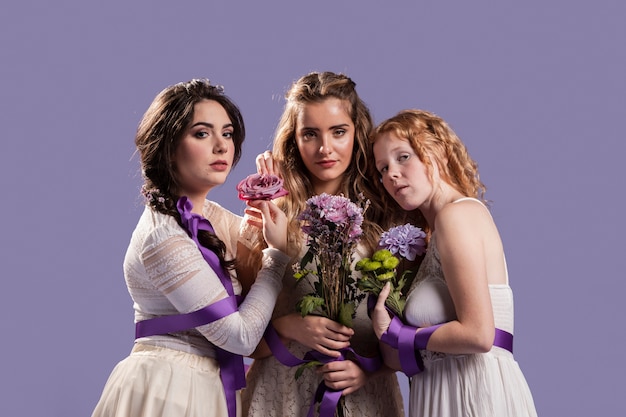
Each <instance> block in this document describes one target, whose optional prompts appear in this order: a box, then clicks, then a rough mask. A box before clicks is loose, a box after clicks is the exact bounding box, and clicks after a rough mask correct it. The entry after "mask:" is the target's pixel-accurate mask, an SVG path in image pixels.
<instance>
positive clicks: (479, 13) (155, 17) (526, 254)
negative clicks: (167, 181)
mask: <svg viewBox="0 0 626 417" xmlns="http://www.w3.org/2000/svg"><path fill="white" fill-rule="evenodd" d="M86 3H87V2H82V1H50V2H48V1H36V2H33V1H22V2H4V3H3V4H2V6H0V54H1V58H0V82H1V85H2V88H1V90H0V106H1V108H0V110H1V111H0V126H2V136H3V137H2V145H1V149H2V151H1V153H0V184H1V188H0V189H1V190H2V194H3V197H2V201H3V204H2V205H1V206H0V207H1V208H0V210H1V219H2V228H1V229H0V242H1V244H2V246H1V249H2V250H1V251H0V256H1V265H2V273H1V274H2V285H3V288H2V291H1V293H2V298H1V299H2V302H1V303H0V326H1V327H0V334H1V338H2V342H1V346H2V348H1V349H2V356H3V361H2V362H3V365H2V369H1V370H0V383H1V387H0V415H2V416H16V415H24V416H85V415H89V414H90V413H91V410H92V408H93V406H94V404H95V403H96V401H97V399H98V397H99V395H100V392H101V390H102V387H103V385H104V383H105V381H106V378H107V376H108V375H109V372H110V371H111V369H112V368H113V366H114V365H115V364H116V363H117V361H119V360H120V359H122V358H123V357H124V356H126V355H127V354H128V352H129V349H130V347H131V344H132V340H133V325H132V305H131V301H130V298H129V296H128V293H127V291H126V288H125V285H124V281H123V277H122V269H121V264H122V259H123V255H124V252H125V250H126V246H127V243H128V240H129V238H130V233H131V232H132V229H133V228H134V226H135V223H136V221H137V218H138V216H139V213H140V210H141V201H140V199H139V198H138V188H139V185H140V178H139V173H138V159H137V157H136V156H133V151H134V148H133V135H134V131H135V128H136V126H137V123H138V122H139V119H140V117H141V115H142V114H143V112H144V111H145V109H146V108H147V106H148V104H149V103H150V101H151V100H152V98H153V97H154V96H155V95H156V94H157V92H158V91H160V90H161V89H162V88H164V87H165V86H167V85H170V84H172V83H175V82H178V81H186V80H188V79H190V78H194V77H208V78H210V79H212V80H213V81H215V82H217V83H220V84H223V85H225V86H226V91H227V93H228V94H229V95H230V96H231V97H232V98H233V99H234V100H235V101H236V102H237V103H238V104H239V105H240V107H241V109H242V112H243V114H244V117H245V119H246V125H247V128H248V132H249V134H248V139H247V141H246V143H245V147H244V155H243V158H242V161H241V163H240V164H239V166H238V167H237V168H236V169H235V170H234V172H233V173H232V175H231V177H230V180H229V181H228V182H227V184H226V185H225V186H224V187H221V188H219V189H217V190H214V191H213V192H212V193H211V194H210V198H211V199H214V200H216V201H218V202H220V203H221V204H223V205H224V206H226V207H228V208H230V209H231V210H233V211H235V212H237V213H241V212H242V208H243V204H242V203H241V202H239V201H238V200H237V198H236V193H235V190H234V186H235V184H236V182H237V181H238V180H239V179H241V178H243V177H244V176H245V175H247V174H249V173H251V172H253V171H254V157H255V156H256V155H257V153H259V152H261V151H262V150H264V149H266V148H267V147H269V146H270V143H271V139H272V133H273V130H274V128H275V126H276V123H277V120H278V117H279V115H280V113H281V110H282V106H283V100H282V98H283V95H284V92H285V90H286V88H287V87H288V86H289V84H290V83H291V82H292V81H293V80H294V79H296V78H298V77H299V76H300V75H302V74H304V73H306V72H309V71H312V70H332V71H337V72H345V73H347V74H348V75H350V76H351V77H352V78H353V79H354V80H355V81H356V82H357V84H358V90H359V92H360V94H361V96H362V97H363V99H364V100H365V101H366V102H367V103H368V104H369V106H370V108H371V110H372V112H373V115H374V118H375V121H376V122H380V121H382V120H383V119H384V118H386V117H389V116H391V115H392V114H394V113H395V112H397V111H398V110H400V109H403V108H408V107H418V108H424V109H428V110H431V111H434V112H436V113H438V114H439V115H441V116H443V117H444V118H445V119H446V120H448V121H449V122H450V123H451V125H452V126H453V128H454V129H455V130H456V131H457V133H458V134H459V135H460V137H461V138H462V139H463V140H464V141H465V142H466V143H467V145H468V147H469V149H470V152H471V153H472V155H473V156H474V158H475V159H477V161H478V162H479V164H480V168H481V175H482V178H483V180H484V181H485V183H486V184H487V186H488V193H487V197H488V198H490V199H491V200H493V202H494V204H493V214H494V217H495V219H496V221H497V223H498V225H499V227H500V231H501V234H502V237H503V240H504V243H505V247H506V251H507V257H508V262H509V267H510V277H511V285H512V286H513V289H514V291H515V296H516V299H515V301H516V306H515V307H516V328H515V330H516V331H515V333H516V342H515V349H516V352H515V355H516V357H517V359H518V361H519V363H520V365H521V367H522V369H523V371H524V373H525V375H526V377H527V379H528V382H529V384H530V387H531V390H532V391H533V394H534V398H535V402H536V405H537V408H538V411H539V413H540V415H543V416H588V415H592V414H593V415H607V416H615V415H625V411H626V405H625V403H624V399H623V395H624V388H625V386H626V385H625V384H624V374H625V371H626V366H625V361H624V355H623V346H624V342H625V341H626V340H625V337H624V333H623V328H624V325H623V319H624V309H623V307H622V306H623V298H624V297H623V295H622V291H623V289H624V284H623V279H624V272H623V271H624V269H625V266H626V265H625V261H624V259H625V258H626V256H625V254H624V249H625V248H626V245H624V243H623V240H622V238H623V236H624V233H625V232H626V230H625V222H624V219H623V217H622V211H623V210H624V198H623V192H624V189H625V188H626V187H625V184H624V183H625V181H624V171H623V169H622V165H623V152H624V150H625V149H626V146H625V145H624V137H623V133H622V132H623V130H622V129H621V126H620V130H619V133H621V134H620V135H619V137H618V122H619V121H623V120H624V116H626V114H625V110H626V81H625V80H626V78H625V76H624V74H626V47H625V44H624V41H625V40H626V25H625V24H624V17H625V16H626V6H625V5H624V3H623V2H622V1H620V0H615V1H594V2H591V1H588V2H583V1H566V0H560V1H545V0H543V1H537V0H532V1H524V2H495V1H491V2H487V1H474V2H465V1H458V2H433V1H428V2H427V1H412V2H409V1H402V2H400V1H388V2H385V3H386V4H385V5H384V6H383V5H382V3H383V2H368V1H362V0H361V1H356V0H354V1H347V0H332V1H330V0H316V1H311V2H308V3H304V2H300V1H286V0H283V1H273V2H267V1H258V2H257V1H250V2H249V4H246V5H242V4H240V2H235V1H230V2H228V1H225V2H209V1H181V2H175V3H176V4H175V5H174V2H158V1H119V0H115V1H113V0H109V1H107V2H102V4H98V5H86ZM222 3H223V4H222ZM435 3H436V4H435Z"/></svg>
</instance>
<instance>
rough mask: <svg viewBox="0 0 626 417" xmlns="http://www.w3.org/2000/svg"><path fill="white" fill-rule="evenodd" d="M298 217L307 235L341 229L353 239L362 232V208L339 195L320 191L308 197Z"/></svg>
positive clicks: (319, 234) (349, 238)
mask: <svg viewBox="0 0 626 417" xmlns="http://www.w3.org/2000/svg"><path fill="white" fill-rule="evenodd" d="M299 219H300V220H303V221H304V225H303V226H302V230H303V231H304V232H305V233H306V234H308V235H313V236H321V235H323V234H324V233H325V232H326V233H328V232H329V231H331V230H332V231H341V232H345V236H346V237H347V238H348V240H349V241H354V240H356V239H357V238H359V237H361V235H362V234H363V230H362V229H361V225H362V224H363V208H361V207H359V206H358V205H356V204H355V203H353V202H352V201H350V199H348V198H346V197H344V196H341V195H330V194H326V193H322V194H320V195H316V196H313V197H311V198H309V199H308V200H307V202H306V209H305V210H304V211H303V212H302V213H301V214H300V217H299Z"/></svg>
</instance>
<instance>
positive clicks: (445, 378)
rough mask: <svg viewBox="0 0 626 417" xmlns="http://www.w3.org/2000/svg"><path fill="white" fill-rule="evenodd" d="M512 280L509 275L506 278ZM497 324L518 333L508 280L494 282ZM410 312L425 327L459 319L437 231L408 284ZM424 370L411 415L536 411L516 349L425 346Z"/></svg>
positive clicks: (492, 416) (507, 416)
mask: <svg viewBox="0 0 626 417" xmlns="http://www.w3.org/2000/svg"><path fill="white" fill-rule="evenodd" d="M507 282H508V279H507ZM489 292H490V294H491V302H492V305H493V314H494V319H495V326H496V327H497V328H500V329H502V330H505V331H507V332H509V333H511V334H513V292H512V291H511V288H510V287H509V285H508V284H507V285H490V286H489ZM405 317H406V321H407V323H408V324H410V325H412V326H416V327H424V326H430V325H435V324H439V323H445V322H448V321H451V320H455V319H456V313H455V310H454V304H453V303H452V299H451V297H450V293H449V292H448V287H447V285H446V282H445V279H444V276H443V272H442V270H441V262H440V259H439V253H438V252H437V245H436V233H433V235H432V238H431V241H430V243H429V246H428V250H427V252H426V256H425V258H424V260H423V262H422V264H421V266H420V269H419V271H418V274H417V276H416V278H415V280H414V282H413V284H412V286H411V289H410V290H409V293H408V296H407V305H406V308H405ZM420 353H421V354H422V358H423V360H424V365H425V368H426V369H425V371H424V372H422V373H419V374H417V375H415V376H414V377H413V378H411V381H410V385H411V386H410V399H409V416H410V417H425V416H433V417H435V416H437V417H440V416H446V417H470V416H475V417H526V416H536V415H537V412H536V411H535V406H534V402H533V398H532V395H531V392H530V389H529V388H528V385H527V383H526V380H525V379H524V375H523V374H522V371H521V370H520V367H519V365H518V364H517V362H516V361H515V359H514V357H513V355H512V354H511V353H510V352H509V351H507V350H505V349H502V348H499V347H493V348H492V349H491V351H490V352H487V353H480V354H467V355H451V354H443V353H437V352H431V351H425V350H424V351H421V352H420Z"/></svg>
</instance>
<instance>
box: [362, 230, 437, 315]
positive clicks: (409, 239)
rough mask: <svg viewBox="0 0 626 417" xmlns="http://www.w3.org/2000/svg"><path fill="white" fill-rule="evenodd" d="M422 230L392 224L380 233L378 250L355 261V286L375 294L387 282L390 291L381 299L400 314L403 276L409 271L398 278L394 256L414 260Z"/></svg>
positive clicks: (421, 246) (403, 298)
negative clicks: (356, 280) (357, 272)
mask: <svg viewBox="0 0 626 417" xmlns="http://www.w3.org/2000/svg"><path fill="white" fill-rule="evenodd" d="M425 238H426V233H424V231H423V230H422V229H420V228H419V227H416V226H413V225H411V224H408V223H407V224H405V225H402V226H396V227H392V228H391V229H389V230H388V231H386V232H384V233H383V234H382V235H381V237H380V241H379V243H378V245H379V247H380V248H381V249H379V250H377V251H376V252H374V254H373V255H372V257H371V258H363V259H361V260H360V261H359V262H357V264H356V266H355V269H356V270H357V271H361V274H362V276H361V278H360V279H359V281H358V282H357V286H358V288H359V289H361V290H362V291H364V292H367V293H370V294H374V295H375V296H378V294H380V291H381V290H382V289H383V287H384V286H385V284H386V283H387V282H390V283H391V291H390V292H389V296H388V297H387V300H386V301H385V304H386V305H387V307H388V308H389V309H391V310H392V311H393V313H394V314H396V315H397V316H399V317H402V312H403V311H404V305H405V304H406V290H407V288H406V286H407V276H408V275H410V274H411V271H404V272H403V273H402V275H401V276H400V277H398V273H397V271H396V268H397V267H398V265H399V264H400V259H399V258H398V257H397V256H396V254H399V255H400V256H401V257H403V258H405V259H407V260H409V261H414V260H415V258H416V257H417V256H418V255H423V254H424V252H425V251H426V241H425Z"/></svg>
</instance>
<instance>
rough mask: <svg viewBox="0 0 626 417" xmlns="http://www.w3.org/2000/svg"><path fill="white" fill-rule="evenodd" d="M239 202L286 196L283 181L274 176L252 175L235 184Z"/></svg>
mask: <svg viewBox="0 0 626 417" xmlns="http://www.w3.org/2000/svg"><path fill="white" fill-rule="evenodd" d="M237 191H239V198H240V199H241V200H271V199H274V198H277V197H282V196H284V195H287V194H288V192H287V190H285V189H284V188H283V179H282V178H280V177H278V176H276V175H263V174H252V175H248V176H247V177H246V178H244V179H243V180H241V182H240V183H239V184H237Z"/></svg>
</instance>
